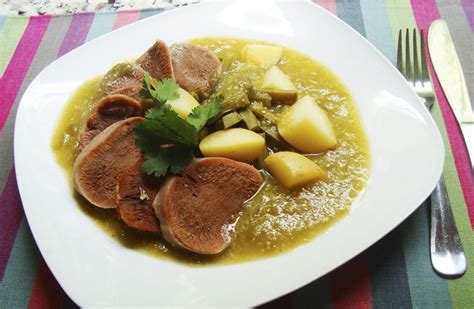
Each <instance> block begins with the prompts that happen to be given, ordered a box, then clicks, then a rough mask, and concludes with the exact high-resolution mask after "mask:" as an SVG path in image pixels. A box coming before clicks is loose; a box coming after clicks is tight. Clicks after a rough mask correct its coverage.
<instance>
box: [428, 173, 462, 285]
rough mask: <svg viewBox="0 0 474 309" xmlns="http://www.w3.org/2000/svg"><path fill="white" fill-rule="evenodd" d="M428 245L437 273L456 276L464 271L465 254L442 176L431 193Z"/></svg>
mask: <svg viewBox="0 0 474 309" xmlns="http://www.w3.org/2000/svg"><path fill="white" fill-rule="evenodd" d="M430 247H431V248H430V249H431V250H430V251H431V262H432V264H433V268H434V269H435V270H436V271H437V272H438V273H440V274H441V275H444V276H448V277H457V276H461V275H462V274H464V273H465V272H466V269H467V261H466V256H465V254H464V248H463V246H462V243H461V238H460V237H459V233H458V229H457V227H456V223H455V221H454V217H453V212H452V210H451V204H450V202H449V198H448V193H447V192H446V185H445V183H444V177H443V176H441V178H440V180H439V182H438V184H437V185H436V188H435V189H434V191H433V193H431V239H430Z"/></svg>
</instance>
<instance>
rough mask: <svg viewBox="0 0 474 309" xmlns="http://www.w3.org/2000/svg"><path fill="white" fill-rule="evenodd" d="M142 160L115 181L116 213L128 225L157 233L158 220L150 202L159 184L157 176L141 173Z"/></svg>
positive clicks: (158, 227) (158, 228) (158, 229)
mask: <svg viewBox="0 0 474 309" xmlns="http://www.w3.org/2000/svg"><path fill="white" fill-rule="evenodd" d="M141 164H142V160H140V161H138V162H136V164H134V165H132V166H131V167H130V168H129V169H127V170H125V171H124V172H123V173H122V174H121V176H120V177H119V178H118V181H117V213H118V215H119V217H120V219H122V220H123V221H124V222H125V223H126V224H127V225H128V226H129V227H131V228H133V229H137V230H140V231H143V232H153V233H158V232H159V231H160V222H159V221H158V218H157V217H156V216H155V212H154V210H153V207H152V204H153V200H154V199H155V196H156V194H157V193H158V190H159V189H160V186H161V181H160V179H159V178H156V177H153V176H146V175H144V174H143V173H141V170H140V169H141Z"/></svg>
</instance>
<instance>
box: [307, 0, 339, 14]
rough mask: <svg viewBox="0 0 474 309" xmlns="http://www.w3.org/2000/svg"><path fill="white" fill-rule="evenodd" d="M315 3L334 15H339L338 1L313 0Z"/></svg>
mask: <svg viewBox="0 0 474 309" xmlns="http://www.w3.org/2000/svg"><path fill="white" fill-rule="evenodd" d="M313 2H314V3H316V4H317V5H320V6H322V7H323V8H325V9H326V10H328V11H329V12H331V13H333V14H334V15H336V14H337V8H336V0H313Z"/></svg>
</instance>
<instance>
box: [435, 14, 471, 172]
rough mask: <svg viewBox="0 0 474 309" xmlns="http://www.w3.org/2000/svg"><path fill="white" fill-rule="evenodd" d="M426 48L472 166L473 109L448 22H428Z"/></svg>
mask: <svg viewBox="0 0 474 309" xmlns="http://www.w3.org/2000/svg"><path fill="white" fill-rule="evenodd" d="M428 49H429V52H430V57H431V61H432V63H433V67H434V69H435V72H436V76H437V77H438V79H439V81H440V83H441V87H442V88H443V91H444V94H445V95H446V99H447V100H448V103H449V105H450V106H451V109H452V110H453V112H454V115H455V116H456V119H457V121H458V123H459V126H460V127H461V131H462V134H463V136H464V142H465V143H466V146H467V149H468V153H469V157H470V160H471V168H472V169H473V170H474V113H473V112H472V106H471V101H470V99H469V94H468V92H467V87H466V81H465V80H464V74H463V71H462V67H461V63H460V62H459V58H458V54H457V52H456V49H455V48H454V43H453V40H452V38H451V34H450V33H449V29H448V25H447V24H446V21H444V20H443V19H438V20H435V21H434V22H433V23H432V24H431V26H430V29H429V32H428Z"/></svg>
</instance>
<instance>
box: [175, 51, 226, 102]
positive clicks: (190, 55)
mask: <svg viewBox="0 0 474 309" xmlns="http://www.w3.org/2000/svg"><path fill="white" fill-rule="evenodd" d="M171 60H172V62H173V69H174V75H175V78H176V81H177V82H178V84H179V85H180V86H181V87H183V88H184V89H186V90H187V91H189V92H195V93H196V94H198V95H199V97H200V98H205V97H208V96H209V95H210V94H211V92H212V90H213V88H214V85H215V84H216V83H217V81H218V80H219V76H220V74H221V62H220V61H219V59H218V58H217V56H216V55H214V53H212V52H211V51H210V50H209V49H207V48H204V47H201V46H197V45H193V44H189V43H176V44H173V45H172V46H171Z"/></svg>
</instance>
